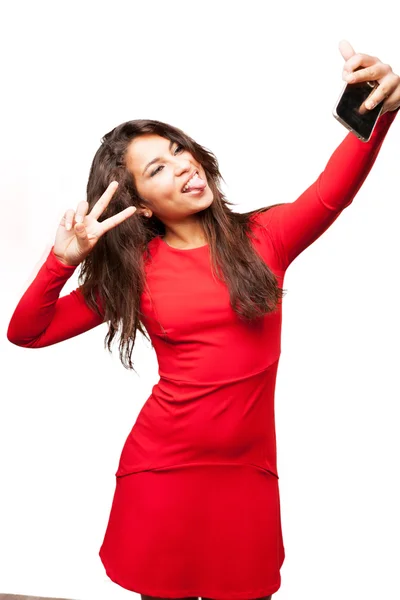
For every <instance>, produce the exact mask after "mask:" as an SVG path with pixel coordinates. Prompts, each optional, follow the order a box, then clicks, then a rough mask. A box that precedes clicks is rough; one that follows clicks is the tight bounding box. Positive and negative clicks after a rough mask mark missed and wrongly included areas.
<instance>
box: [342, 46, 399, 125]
mask: <svg viewBox="0 0 400 600" xmlns="http://www.w3.org/2000/svg"><path fill="white" fill-rule="evenodd" d="M339 50H340V52H341V54H342V56H343V58H344V59H345V61H346V62H345V63H344V65H343V79H344V80H345V81H346V83H357V82H359V81H377V82H378V83H379V85H378V86H377V87H376V88H375V90H374V91H373V92H372V93H371V95H370V96H369V98H368V100H367V101H366V102H365V107H366V108H367V109H368V110H371V109H372V108H374V107H375V106H376V105H377V104H379V102H381V101H382V100H384V99H385V101H384V103H383V105H382V112H381V114H382V115H383V114H384V113H385V112H389V111H393V110H397V109H398V108H399V106H400V77H399V76H398V75H396V73H393V71H392V67H391V66H390V65H387V64H385V63H383V62H381V61H380V60H379V58H376V56H370V55H369V54H356V53H355V51H354V50H353V48H352V46H351V45H350V44H349V42H347V41H346V40H342V41H341V42H340V43H339ZM360 67H361V68H360ZM363 67H365V68H363ZM356 69H359V70H356Z"/></svg>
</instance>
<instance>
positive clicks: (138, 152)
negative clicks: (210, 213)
mask: <svg viewBox="0 0 400 600" xmlns="http://www.w3.org/2000/svg"><path fill="white" fill-rule="evenodd" d="M155 159H157V160H155ZM153 161H154V162H153ZM150 162H151V163H152V164H150V165H149V164H148V163H150ZM126 165H127V167H128V169H129V171H130V172H131V173H132V174H133V176H134V179H135V183H136V187H137V190H138V192H139V194H140V195H141V196H142V198H144V199H145V200H146V201H147V202H148V203H149V208H147V207H146V210H147V212H150V213H151V212H153V213H154V214H155V215H156V216H157V217H158V218H159V219H160V220H161V221H162V222H164V223H168V222H174V221H182V219H184V218H186V217H189V216H191V215H193V214H195V213H197V212H199V211H201V210H204V209H205V208H207V207H208V206H210V204H211V203H212V201H213V199H214V198H213V193H212V190H211V189H210V187H209V186H208V183H207V179H206V174H205V172H204V170H203V168H202V166H201V164H200V163H198V162H197V161H196V160H195V159H194V157H193V156H192V154H190V152H188V151H187V150H185V149H184V148H183V147H182V146H181V145H180V144H178V143H177V142H170V140H168V139H166V138H164V137H161V136H159V135H156V134H143V135H141V136H140V137H137V138H135V139H134V140H132V142H131V143H130V144H129V146H128V149H127V153H126ZM195 170H197V171H198V174H199V176H200V178H201V179H202V180H203V181H204V183H205V184H206V185H205V187H204V189H203V190H201V191H200V192H186V193H183V192H182V188H183V187H184V185H185V183H186V181H187V180H188V178H189V177H190V175H191V174H192V173H193V172H194V171H195Z"/></svg>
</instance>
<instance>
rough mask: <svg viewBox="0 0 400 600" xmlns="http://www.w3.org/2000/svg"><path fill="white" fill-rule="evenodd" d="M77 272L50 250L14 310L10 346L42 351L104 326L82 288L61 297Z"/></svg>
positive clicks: (10, 328)
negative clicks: (41, 349) (88, 302)
mask: <svg viewBox="0 0 400 600" xmlns="http://www.w3.org/2000/svg"><path fill="white" fill-rule="evenodd" d="M75 269H76V267H75V266H69V265H64V264H63V263H62V262H61V261H59V260H58V259H57V258H56V256H55V255H54V253H53V247H52V248H51V251H50V253H49V255H48V256H47V258H46V261H45V262H44V264H43V265H42V266H41V268H40V270H39V272H38V274H37V275H36V277H35V279H34V280H33V282H32V283H31V284H30V286H29V287H28V289H27V290H26V292H25V293H24V295H23V296H22V298H21V300H20V301H19V303H18V304H17V307H16V309H15V310H14V313H13V315H12V317H11V321H10V323H9V326H8V330H7V339H8V340H9V341H10V342H12V343H13V344H16V345H17V346H23V347H25V348H43V347H44V346H50V345H51V344H56V343H57V342H62V341H63V340H66V339H68V338H71V337H74V336H76V335H79V334H80V333H83V332H85V331H87V330H88V329H92V328H93V327H96V326H97V325H100V324H101V323H103V318H101V317H99V316H98V315H96V313H95V312H94V311H93V310H92V309H90V308H89V307H88V306H87V304H86V303H85V301H84V298H83V294H82V293H81V291H80V288H77V289H75V290H74V291H73V292H71V293H70V294H68V295H66V296H63V297H62V298H60V297H59V295H60V292H61V290H62V288H63V287H64V285H65V283H66V281H67V279H69V277H71V275H72V273H73V272H74V271H75ZM102 314H103V313H102Z"/></svg>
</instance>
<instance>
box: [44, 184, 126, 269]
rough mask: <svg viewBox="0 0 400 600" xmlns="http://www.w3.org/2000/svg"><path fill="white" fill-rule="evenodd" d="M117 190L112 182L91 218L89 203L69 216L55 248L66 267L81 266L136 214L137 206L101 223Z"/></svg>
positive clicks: (81, 203) (69, 211) (96, 205)
mask: <svg viewBox="0 0 400 600" xmlns="http://www.w3.org/2000/svg"><path fill="white" fill-rule="evenodd" d="M117 187H118V182H117V181H112V182H111V183H110V185H109V186H108V188H107V189H106V191H105V192H104V194H103V195H102V196H100V198H99V200H98V201H97V202H96V204H95V205H94V206H93V208H92V210H91V211H90V213H89V214H88V215H87V214H86V213H87V211H88V208H89V203H88V202H86V201H85V200H83V201H82V202H79V204H78V206H77V209H76V211H74V210H73V209H68V210H67V211H66V212H65V214H64V216H63V218H62V219H61V223H60V225H59V227H58V229H57V233H56V238H55V242H54V247H53V253H54V255H55V256H56V258H58V260H60V261H61V262H62V263H64V264H66V265H71V266H72V265H73V266H77V265H79V264H80V263H81V262H82V261H83V260H84V259H85V258H86V256H87V255H88V254H89V252H90V251H91V250H92V248H93V247H94V245H95V244H96V243H97V241H98V240H99V238H100V237H101V236H102V235H103V234H104V233H105V232H106V231H108V230H109V229H112V228H113V227H116V226H117V225H119V224H120V223H122V221H125V219H128V218H129V217H131V216H132V215H133V214H134V213H135V212H136V208H135V207H134V206H129V207H128V208H125V209H124V210H122V211H121V212H120V213H118V214H116V215H114V216H112V217H110V218H109V219H105V220H104V221H102V222H101V223H99V222H98V221H97V219H98V218H99V216H100V215H101V214H102V213H103V212H104V210H105V208H106V207H107V206H108V204H109V202H110V200H111V198H112V197H113V195H114V193H115V191H116V189H117Z"/></svg>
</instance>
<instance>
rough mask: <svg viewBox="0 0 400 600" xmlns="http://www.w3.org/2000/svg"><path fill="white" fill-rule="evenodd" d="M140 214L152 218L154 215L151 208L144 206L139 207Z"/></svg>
mask: <svg viewBox="0 0 400 600" xmlns="http://www.w3.org/2000/svg"><path fill="white" fill-rule="evenodd" d="M138 213H139V214H140V215H143V216H144V217H151V216H152V214H153V213H152V211H151V210H150V208H148V207H147V206H143V205H142V204H140V205H139V209H138Z"/></svg>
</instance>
